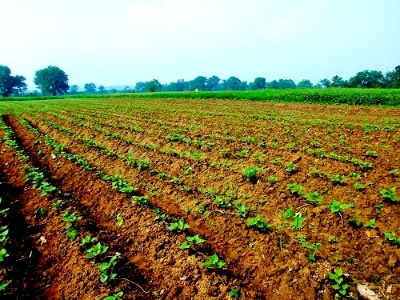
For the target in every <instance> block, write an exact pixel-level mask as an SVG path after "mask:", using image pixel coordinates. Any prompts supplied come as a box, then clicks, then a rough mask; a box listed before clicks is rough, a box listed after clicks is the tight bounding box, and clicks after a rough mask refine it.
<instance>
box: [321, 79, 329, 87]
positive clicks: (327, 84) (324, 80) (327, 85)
mask: <svg viewBox="0 0 400 300" xmlns="http://www.w3.org/2000/svg"><path fill="white" fill-rule="evenodd" d="M319 84H320V85H321V86H322V87H324V88H328V87H330V86H331V81H330V80H329V79H328V78H324V79H321V80H320V81H319Z"/></svg>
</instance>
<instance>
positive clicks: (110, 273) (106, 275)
mask: <svg viewBox="0 0 400 300" xmlns="http://www.w3.org/2000/svg"><path fill="white" fill-rule="evenodd" d="M117 259H118V257H117V256H116V255H114V256H112V257H111V258H110V260H109V261H105V262H103V263H102V264H100V266H99V270H100V272H101V274H100V281H101V282H102V283H104V282H106V281H110V280H113V279H115V277H116V276H117V273H115V272H114V268H115V265H116V264H117Z"/></svg>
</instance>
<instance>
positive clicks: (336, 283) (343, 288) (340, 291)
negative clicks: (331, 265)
mask: <svg viewBox="0 0 400 300" xmlns="http://www.w3.org/2000/svg"><path fill="white" fill-rule="evenodd" d="M343 275H344V274H343V270H342V269H341V268H339V269H337V270H336V271H335V273H330V274H329V279H330V280H332V281H333V285H332V288H333V289H334V290H335V291H336V295H335V298H341V297H346V294H347V292H348V288H349V285H348V284H345V283H344V278H343Z"/></svg>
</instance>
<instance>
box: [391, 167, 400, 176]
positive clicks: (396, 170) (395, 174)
mask: <svg viewBox="0 0 400 300" xmlns="http://www.w3.org/2000/svg"><path fill="white" fill-rule="evenodd" d="M389 174H390V175H392V176H393V177H397V176H399V174H400V173H399V169H393V170H390V171H389Z"/></svg>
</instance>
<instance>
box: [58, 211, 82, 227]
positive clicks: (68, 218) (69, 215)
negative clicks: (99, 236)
mask: <svg viewBox="0 0 400 300" xmlns="http://www.w3.org/2000/svg"><path fill="white" fill-rule="evenodd" d="M82 218H83V217H81V216H77V215H76V214H75V213H74V212H68V211H66V212H64V213H63V214H62V220H63V221H64V222H67V228H69V227H71V226H72V224H73V223H75V222H78V221H80V220H82Z"/></svg>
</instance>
